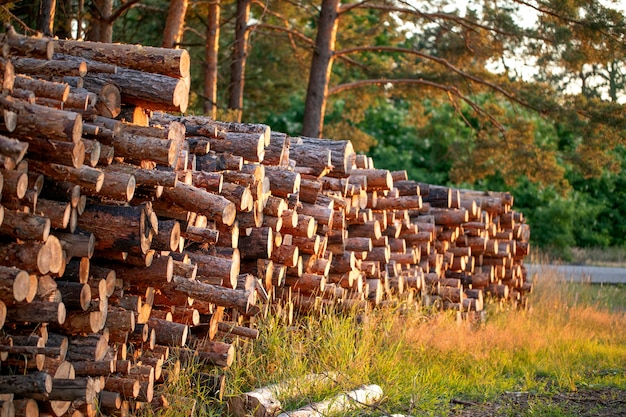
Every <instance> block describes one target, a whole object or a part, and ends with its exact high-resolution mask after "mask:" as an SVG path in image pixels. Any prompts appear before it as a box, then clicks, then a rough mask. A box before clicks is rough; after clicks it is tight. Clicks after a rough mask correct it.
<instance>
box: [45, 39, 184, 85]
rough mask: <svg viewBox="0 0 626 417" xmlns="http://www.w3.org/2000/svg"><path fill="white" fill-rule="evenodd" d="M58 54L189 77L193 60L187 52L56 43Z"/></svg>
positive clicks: (82, 43) (181, 50) (77, 42)
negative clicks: (191, 60)
mask: <svg viewBox="0 0 626 417" xmlns="http://www.w3.org/2000/svg"><path fill="white" fill-rule="evenodd" d="M55 48H56V51H57V52H60V53H63V54H66V55H73V56H77V57H81V58H86V59H90V60H94V61H101V62H106V63H109V64H114V65H119V66H123V67H127V68H132V69H135V70H139V71H145V72H153V73H158V74H163V75H169V76H171V77H176V78H186V77H189V74H190V73H189V67H190V58H189V52H187V51H186V50H185V49H166V48H157V47H150V46H141V45H127V44H112V43H98V42H85V41H80V42H79V41H73V40H55Z"/></svg>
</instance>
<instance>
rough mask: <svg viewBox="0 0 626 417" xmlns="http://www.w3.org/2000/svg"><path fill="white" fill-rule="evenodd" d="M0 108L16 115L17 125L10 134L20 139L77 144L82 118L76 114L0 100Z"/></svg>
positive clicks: (4, 99)
mask: <svg viewBox="0 0 626 417" xmlns="http://www.w3.org/2000/svg"><path fill="white" fill-rule="evenodd" d="M0 107H2V108H4V109H7V110H10V111H14V112H16V113H17V115H18V116H17V125H16V127H15V130H13V131H12V132H11V133H12V135H13V136H15V137H16V138H18V139H19V138H20V137H24V138H26V137H30V138H33V137H46V138H48V139H52V140H58V141H62V142H78V141H79V140H80V139H81V135H82V130H83V120H82V116H81V115H80V114H78V113H74V112H70V111H64V110H57V109H53V108H51V107H46V106H40V105H38V104H29V103H25V102H20V101H18V100H13V99H12V98H11V97H4V98H2V99H0Z"/></svg>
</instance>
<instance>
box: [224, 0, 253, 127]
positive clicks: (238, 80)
mask: <svg viewBox="0 0 626 417" xmlns="http://www.w3.org/2000/svg"><path fill="white" fill-rule="evenodd" d="M249 17H250V0H237V22H236V26H235V42H234V43H233V58H232V59H233V60H232V62H231V64H230V88H229V99H228V108H229V109H231V110H235V111H236V112H237V121H238V122H241V116H242V112H243V86H244V80H245V69H246V56H247V55H248V51H247V49H248V34H249V32H248V19H249Z"/></svg>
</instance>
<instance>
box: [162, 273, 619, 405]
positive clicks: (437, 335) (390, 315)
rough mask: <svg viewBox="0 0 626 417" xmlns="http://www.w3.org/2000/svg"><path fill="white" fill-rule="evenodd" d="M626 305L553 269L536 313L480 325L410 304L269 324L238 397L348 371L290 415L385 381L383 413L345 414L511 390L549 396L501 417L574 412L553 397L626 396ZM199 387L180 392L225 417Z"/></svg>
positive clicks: (505, 312)
mask: <svg viewBox="0 0 626 417" xmlns="http://www.w3.org/2000/svg"><path fill="white" fill-rule="evenodd" d="M625 309H626V287H624V286H598V285H590V284H575V283H566V282H563V281H562V280H561V279H560V277H559V276H558V275H557V274H556V273H555V272H554V271H551V270H545V271H542V272H541V273H540V274H539V277H538V278H537V279H536V286H535V291H534V292H533V293H532V294H531V303H530V308H529V309H528V310H526V311H517V310H512V309H508V308H506V306H503V305H500V304H498V303H491V304H489V308H488V312H487V320H486V321H485V322H484V323H482V324H480V325H476V324H470V323H467V322H459V321H457V320H456V316H455V315H454V314H452V313H439V314H430V313H427V312H425V311H424V310H422V309H420V308H415V307H410V308H409V307H407V306H402V308H396V309H385V310H374V311H371V312H368V313H365V314H345V313H337V314H335V313H334V312H329V313H328V314H324V315H321V316H316V317H313V316H308V317H302V318H301V319H300V320H299V321H298V323H297V324H295V325H293V326H287V325H285V324H284V323H283V322H282V321H281V319H279V318H276V317H273V316H268V317H267V318H265V319H262V320H261V322H260V323H258V327H259V329H260V330H261V337H260V339H259V340H257V341H255V342H253V343H241V344H239V345H238V346H237V351H238V355H237V358H236V360H235V364H234V365H233V366H232V367H231V368H230V369H229V370H228V371H227V393H226V396H228V395H235V394H238V393H240V392H245V391H247V390H250V389H254V388H258V387H261V386H264V385H266V384H269V383H273V382H279V381H283V380H285V379H288V378H293V377H296V378H297V377H301V376H302V375H305V374H309V373H313V372H327V371H334V372H337V373H338V374H339V375H340V377H339V378H337V381H336V384H334V385H332V386H328V387H325V388H323V389H317V390H312V391H303V392H300V393H299V394H298V395H297V396H296V397H295V398H293V397H288V398H287V397H286V398H280V400H281V402H282V404H283V407H284V408H285V409H293V408H296V407H299V406H302V405H305V404H307V403H309V402H311V401H319V400H322V399H324V398H326V397H328V396H329V395H332V394H336V393H338V392H341V391H346V390H350V389H353V388H355V387H357V386H359V385H362V384H378V385H380V386H381V387H382V389H383V392H384V393H385V398H384V401H383V402H382V403H381V404H380V405H379V406H377V407H374V408H369V409H367V410H360V411H355V412H353V413H352V414H343V415H355V416H356V415H359V416H370V415H371V416H378V415H385V414H391V413H401V414H407V415H408V414H410V415H420V416H421V415H432V416H444V415H450V413H451V412H452V411H453V410H454V409H455V407H457V404H464V403H473V404H481V403H486V402H490V401H495V400H497V399H498V398H499V397H500V396H502V395H503V394H504V393H523V394H524V395H532V396H536V398H538V399H536V400H532V401H530V402H529V404H530V406H529V408H528V409H527V412H526V414H519V412H516V411H514V410H512V411H511V414H507V409H506V407H503V408H502V410H501V411H502V414H500V415H528V416H538V415H557V416H558V415H562V416H567V415H573V414H572V413H575V412H573V411H571V410H570V409H568V408H566V407H564V406H562V405H559V404H558V403H554V402H551V401H546V400H545V398H550V396H551V395H553V394H555V393H561V392H571V391H576V390H579V389H586V388H598V387H613V388H618V389H621V390H626V314H625V311H626V310H625ZM181 384H182V386H181ZM185 384H186V385H185ZM191 385H192V384H190V383H189V382H188V381H187V382H185V381H182V382H181V383H179V384H178V385H177V386H175V387H174V389H175V390H176V392H177V393H178V395H189V396H192V397H194V398H197V400H198V404H199V406H198V409H197V411H198V415H222V413H223V412H224V411H225V404H224V403H223V402H220V401H214V400H210V399H208V398H206V397H202V395H203V394H202V393H196V392H193V391H191V392H189V387H190V386H191ZM185 392H187V393H185ZM511 395H512V394H511ZM168 415H177V414H176V413H174V414H168ZM179 415H181V414H179Z"/></svg>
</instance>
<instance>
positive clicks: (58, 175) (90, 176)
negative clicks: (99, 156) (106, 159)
mask: <svg viewBox="0 0 626 417" xmlns="http://www.w3.org/2000/svg"><path fill="white" fill-rule="evenodd" d="M28 166H29V169H32V170H33V171H34V172H38V173H40V174H43V175H44V176H46V177H50V178H52V179H54V180H56V181H61V182H63V181H69V182H71V183H74V184H76V185H79V186H81V187H83V188H88V189H90V190H92V191H94V192H98V191H100V189H101V188H102V184H103V183H104V173H103V172H102V171H101V170H99V169H96V168H92V167H89V166H87V165H82V166H81V167H79V168H74V167H71V166H67V165H60V164H55V163H45V162H42V161H35V160H29V165H28Z"/></svg>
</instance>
